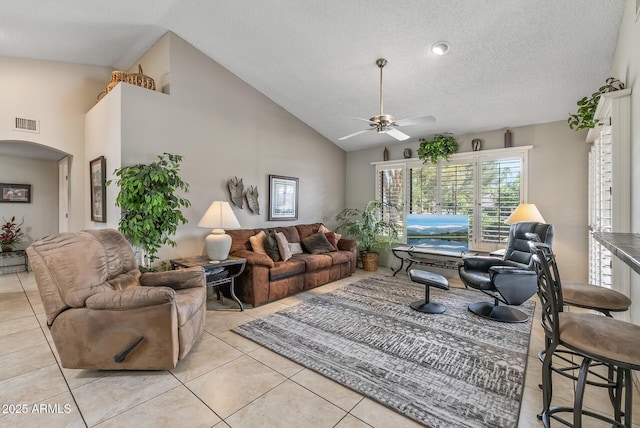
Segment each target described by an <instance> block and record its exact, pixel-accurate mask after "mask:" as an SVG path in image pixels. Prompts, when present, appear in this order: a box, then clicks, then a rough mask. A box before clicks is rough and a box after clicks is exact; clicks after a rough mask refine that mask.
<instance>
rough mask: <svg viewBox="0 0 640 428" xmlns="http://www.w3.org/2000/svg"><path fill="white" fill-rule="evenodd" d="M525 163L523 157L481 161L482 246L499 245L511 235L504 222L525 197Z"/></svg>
mask: <svg viewBox="0 0 640 428" xmlns="http://www.w3.org/2000/svg"><path fill="white" fill-rule="evenodd" d="M522 164H523V161H522V158H521V157H516V158H503V159H485V160H481V164H480V175H481V178H480V195H479V196H480V201H479V207H480V213H479V215H480V225H479V231H478V238H479V242H478V248H479V249H488V250H491V249H493V248H498V247H499V246H501V245H504V243H505V242H506V240H507V238H508V237H509V228H510V226H509V225H508V224H505V222H504V221H505V220H506V219H507V218H508V217H509V216H510V215H511V213H512V212H513V211H514V210H515V209H516V208H517V207H518V205H519V204H520V202H521V201H522V200H523V198H522V194H521V193H522V192H521V186H520V179H521V174H522V168H523V165H522Z"/></svg>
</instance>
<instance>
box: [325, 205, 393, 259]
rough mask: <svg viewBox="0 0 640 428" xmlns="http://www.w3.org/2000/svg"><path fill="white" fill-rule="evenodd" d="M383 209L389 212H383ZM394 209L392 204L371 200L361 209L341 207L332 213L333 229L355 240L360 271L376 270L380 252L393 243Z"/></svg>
mask: <svg viewBox="0 0 640 428" xmlns="http://www.w3.org/2000/svg"><path fill="white" fill-rule="evenodd" d="M384 209H386V210H387V212H389V213H390V214H391V215H384V213H383V211H384ZM397 212H398V209H397V207H396V206H395V205H391V204H384V203H382V202H380V201H377V200H373V201H369V202H368V203H367V205H365V207H364V208H362V209H358V208H345V209H343V210H342V211H340V212H339V213H338V215H337V216H336V220H337V221H338V226H337V229H338V230H339V231H341V232H343V233H345V234H346V235H348V236H349V237H351V238H354V239H356V240H357V241H358V251H359V253H360V258H361V259H362V268H363V269H364V270H366V271H375V270H377V269H378V257H379V253H380V251H382V250H385V249H389V248H390V247H391V246H392V245H393V244H394V243H395V242H396V238H397V237H398V231H397V227H396V224H395V222H394V220H393V218H394V214H397Z"/></svg>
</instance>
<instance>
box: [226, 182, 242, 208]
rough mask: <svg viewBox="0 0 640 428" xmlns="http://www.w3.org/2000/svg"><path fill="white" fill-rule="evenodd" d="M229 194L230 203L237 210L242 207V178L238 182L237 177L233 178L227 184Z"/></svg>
mask: <svg viewBox="0 0 640 428" xmlns="http://www.w3.org/2000/svg"><path fill="white" fill-rule="evenodd" d="M228 186H229V194H230V195H231V202H233V205H236V206H237V207H239V208H242V207H243V205H244V197H243V193H244V184H242V178H241V179H240V180H238V177H233V178H232V179H230V180H229V182H228Z"/></svg>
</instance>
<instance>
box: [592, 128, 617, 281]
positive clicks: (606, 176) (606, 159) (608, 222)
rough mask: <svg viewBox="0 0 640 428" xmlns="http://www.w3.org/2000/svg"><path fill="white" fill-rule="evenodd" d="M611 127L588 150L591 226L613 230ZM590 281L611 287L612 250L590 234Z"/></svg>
mask: <svg viewBox="0 0 640 428" xmlns="http://www.w3.org/2000/svg"><path fill="white" fill-rule="evenodd" d="M612 149H613V147H612V138H611V127H610V126H603V127H602V128H601V130H600V134H599V135H598V138H596V140H595V141H594V143H593V146H592V148H591V151H590V152H589V169H590V171H589V226H590V228H591V230H593V231H596V232H612V231H613V228H612V224H613V216H612V211H613V209H612V208H613V198H612V189H613V174H612V172H613V171H612V169H613V168H612V166H613V164H612ZM589 247H590V251H589V259H590V260H589V283H591V284H597V285H602V286H605V287H608V288H611V285H612V282H613V281H612V273H613V272H612V259H611V252H610V251H609V250H607V249H606V248H604V247H603V246H602V245H601V244H600V243H599V242H598V241H596V240H595V239H594V238H593V236H591V234H589Z"/></svg>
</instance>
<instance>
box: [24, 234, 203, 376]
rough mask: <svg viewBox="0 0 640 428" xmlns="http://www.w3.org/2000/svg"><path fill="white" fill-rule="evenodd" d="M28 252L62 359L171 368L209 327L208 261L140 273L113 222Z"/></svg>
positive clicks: (76, 365)
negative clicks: (196, 265)
mask: <svg viewBox="0 0 640 428" xmlns="http://www.w3.org/2000/svg"><path fill="white" fill-rule="evenodd" d="M27 254H28V255H29V261H30V262H31V266H32V268H33V272H34V274H35V277H36V281H37V283H38V289H39V290H40V296H41V298H42V303H43V305H44V308H45V311H46V315H47V325H48V326H49V329H50V331H51V336H52V337H53V341H54V343H55V346H56V349H57V351H58V354H59V355H60V362H61V364H62V366H63V367H66V368H73V369H108V370H118V369H129V370H160V369H171V368H174V367H175V366H176V363H177V361H178V360H179V359H182V358H184V357H185V356H186V355H187V353H189V350H190V349H191V346H192V345H193V343H194V342H195V341H196V340H197V339H198V337H199V336H200V333H201V332H202V329H203V327H204V321H205V315H206V286H205V276H204V271H203V269H202V268H190V269H184V270H177V271H168V272H158V273H143V274H140V271H139V270H138V269H137V268H136V263H135V258H134V254H133V250H132V248H131V246H130V245H129V242H128V241H127V240H126V239H125V237H124V236H123V235H122V234H120V233H119V232H118V231H116V230H113V229H99V230H86V231H82V232H75V233H61V234H57V235H52V236H48V237H46V238H44V239H41V240H39V241H37V242H34V243H33V244H32V245H31V246H30V247H29V248H27Z"/></svg>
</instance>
